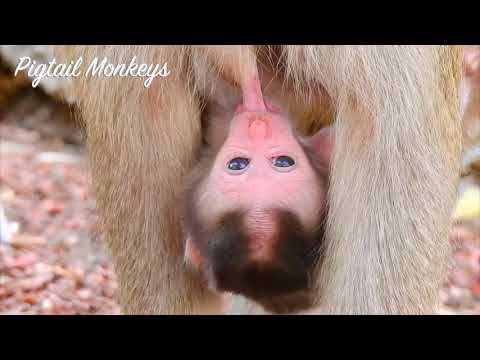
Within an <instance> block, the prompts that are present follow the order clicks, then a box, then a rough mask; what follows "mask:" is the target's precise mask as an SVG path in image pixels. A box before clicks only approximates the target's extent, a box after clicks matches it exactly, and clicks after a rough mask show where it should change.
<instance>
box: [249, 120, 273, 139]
mask: <svg viewBox="0 0 480 360" xmlns="http://www.w3.org/2000/svg"><path fill="white" fill-rule="evenodd" d="M248 134H249V135H250V137H251V138H252V139H256V140H262V139H265V138H267V137H268V124H267V122H266V121H265V120H262V119H258V118H256V119H254V120H252V121H251V122H250V126H249V128H248Z"/></svg>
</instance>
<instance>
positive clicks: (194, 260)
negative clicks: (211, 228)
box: [185, 236, 203, 269]
mask: <svg viewBox="0 0 480 360" xmlns="http://www.w3.org/2000/svg"><path fill="white" fill-rule="evenodd" d="M185 261H186V262H187V264H189V265H191V266H192V267H194V268H195V269H200V268H201V267H202V263H203V261H202V256H201V254H200V251H199V250H198V247H197V246H196V245H195V243H194V242H193V240H192V238H191V236H188V237H187V241H186V243H185Z"/></svg>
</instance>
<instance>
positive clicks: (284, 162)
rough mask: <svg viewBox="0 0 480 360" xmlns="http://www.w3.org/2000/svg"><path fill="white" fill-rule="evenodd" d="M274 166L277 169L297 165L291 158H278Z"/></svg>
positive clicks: (274, 159) (275, 159) (283, 156)
mask: <svg viewBox="0 0 480 360" xmlns="http://www.w3.org/2000/svg"><path fill="white" fill-rule="evenodd" d="M273 165H274V166H276V167H282V168H285V167H290V166H293V165H295V160H293V159H292V158H291V157H290V156H285V155H282V156H277V157H275V158H273Z"/></svg>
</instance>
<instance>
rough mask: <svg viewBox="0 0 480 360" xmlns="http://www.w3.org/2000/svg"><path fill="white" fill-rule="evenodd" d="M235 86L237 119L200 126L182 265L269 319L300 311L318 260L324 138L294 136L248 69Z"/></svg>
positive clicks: (326, 133) (326, 132)
mask: <svg viewBox="0 0 480 360" xmlns="http://www.w3.org/2000/svg"><path fill="white" fill-rule="evenodd" d="M239 85H240V89H241V101H240V104H239V105H238V106H237V108H236V110H235V109H234V108H233V109H231V110H232V111H230V112H227V113H226V114H229V115H225V114H224V115H223V116H217V117H216V118H215V117H214V116H212V117H211V118H208V122H209V124H208V126H209V131H208V133H207V136H208V138H209V139H210V140H211V142H212V144H211V145H210V146H208V149H206V153H205V155H203V156H202V158H201V160H200V161H199V164H198V166H196V167H195V169H194V170H193V171H192V173H191V174H190V176H189V178H188V183H189V184H188V190H187V192H186V199H185V205H186V206H185V228H186V233H187V242H186V250H185V257H186V260H187V262H188V263H189V264H191V265H192V266H193V268H195V269H197V270H199V271H201V272H202V273H203V274H204V276H205V278H206V279H207V281H208V284H209V286H211V287H212V288H214V289H215V290H217V291H221V292H230V293H234V294H240V295H243V296H245V297H247V298H249V299H250V300H253V301H254V302H256V303H258V304H260V305H261V306H263V307H264V308H265V309H266V310H267V311H271V312H275V313H287V312H294V311H300V310H304V309H307V308H309V307H311V305H312V298H311V291H310V290H311V288H312V286H313V284H312V283H311V278H312V272H313V271H314V269H315V265H316V264H317V262H318V261H319V259H320V258H321V251H320V249H321V244H322V237H323V228H324V223H325V219H324V217H325V215H326V209H327V203H326V193H327V187H328V168H329V159H330V154H331V151H332V146H333V135H332V130H331V128H330V127H326V128H323V129H321V130H320V131H319V132H318V133H316V134H315V135H314V136H312V137H309V138H302V137H300V136H297V134H296V132H295V130H294V126H293V122H292V121H291V119H290V118H289V116H288V114H287V112H286V111H285V109H283V108H282V107H281V106H279V105H278V104H275V103H274V102H273V101H270V99H266V98H264V96H263V93H262V88H261V82H260V79H259V75H258V70H256V69H255V71H252V73H251V75H250V76H247V77H246V78H245V80H242V81H241V82H240V84H239ZM233 110H235V111H233ZM230 115H231V116H233V118H232V117H231V116H230ZM215 139H216V140H215ZM219 139H220V140H219Z"/></svg>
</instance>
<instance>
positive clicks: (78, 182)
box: [0, 45, 480, 314]
mask: <svg viewBox="0 0 480 360" xmlns="http://www.w3.org/2000/svg"><path fill="white" fill-rule="evenodd" d="M52 50H53V49H52V48H51V47H50V46H45V45H22V46H6V45H0V314H119V306H118V304H117V302H116V301H115V292H116V288H117V284H116V279H115V275H114V273H113V270H112V267H111V264H110V261H109V257H108V253H107V251H106V249H105V247H104V244H103V239H102V235H101V230H100V229H99V228H98V226H97V219H96V214H95V200H94V197H93V194H92V192H91V188H90V181H89V171H88V164H87V162H86V157H85V149H84V139H83V137H82V131H81V127H80V126H79V124H78V123H76V121H75V116H74V114H75V108H74V106H73V105H72V104H73V100H74V99H71V98H68V96H65V95H66V93H65V91H66V86H65V80H62V79H53V78H44V79H43V80H42V81H41V82H40V86H39V87H37V88H32V86H31V79H28V78H27V77H26V76H17V77H14V76H13V71H14V69H15V67H16V65H17V63H18V58H19V57H21V56H30V57H31V58H32V59H33V60H36V61H37V62H43V63H47V62H48V61H49V60H51V58H53V51H52ZM472 76H473V78H472V81H477V82H478V86H476V87H475V86H474V87H472V89H473V91H472V92H471V94H470V95H469V99H468V101H469V107H468V109H469V111H467V112H466V115H465V117H466V118H465V119H464V124H465V129H466V130H465V132H466V134H468V142H466V144H467V145H466V146H465V151H464V156H463V159H464V163H463V171H462V182H461V185H460V188H459V193H458V203H457V208H456V210H455V213H454V214H453V221H454V226H453V227H452V231H451V235H450V241H451V242H452V245H453V248H454V252H453V253H452V256H451V265H452V266H451V271H450V275H449V278H448V280H447V281H446V283H445V284H444V286H443V288H442V290H441V291H440V292H439V294H438V308H437V310H436V311H437V313H438V314H480V74H474V75H472ZM62 99H67V100H62ZM467 117H468V118H467Z"/></svg>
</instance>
